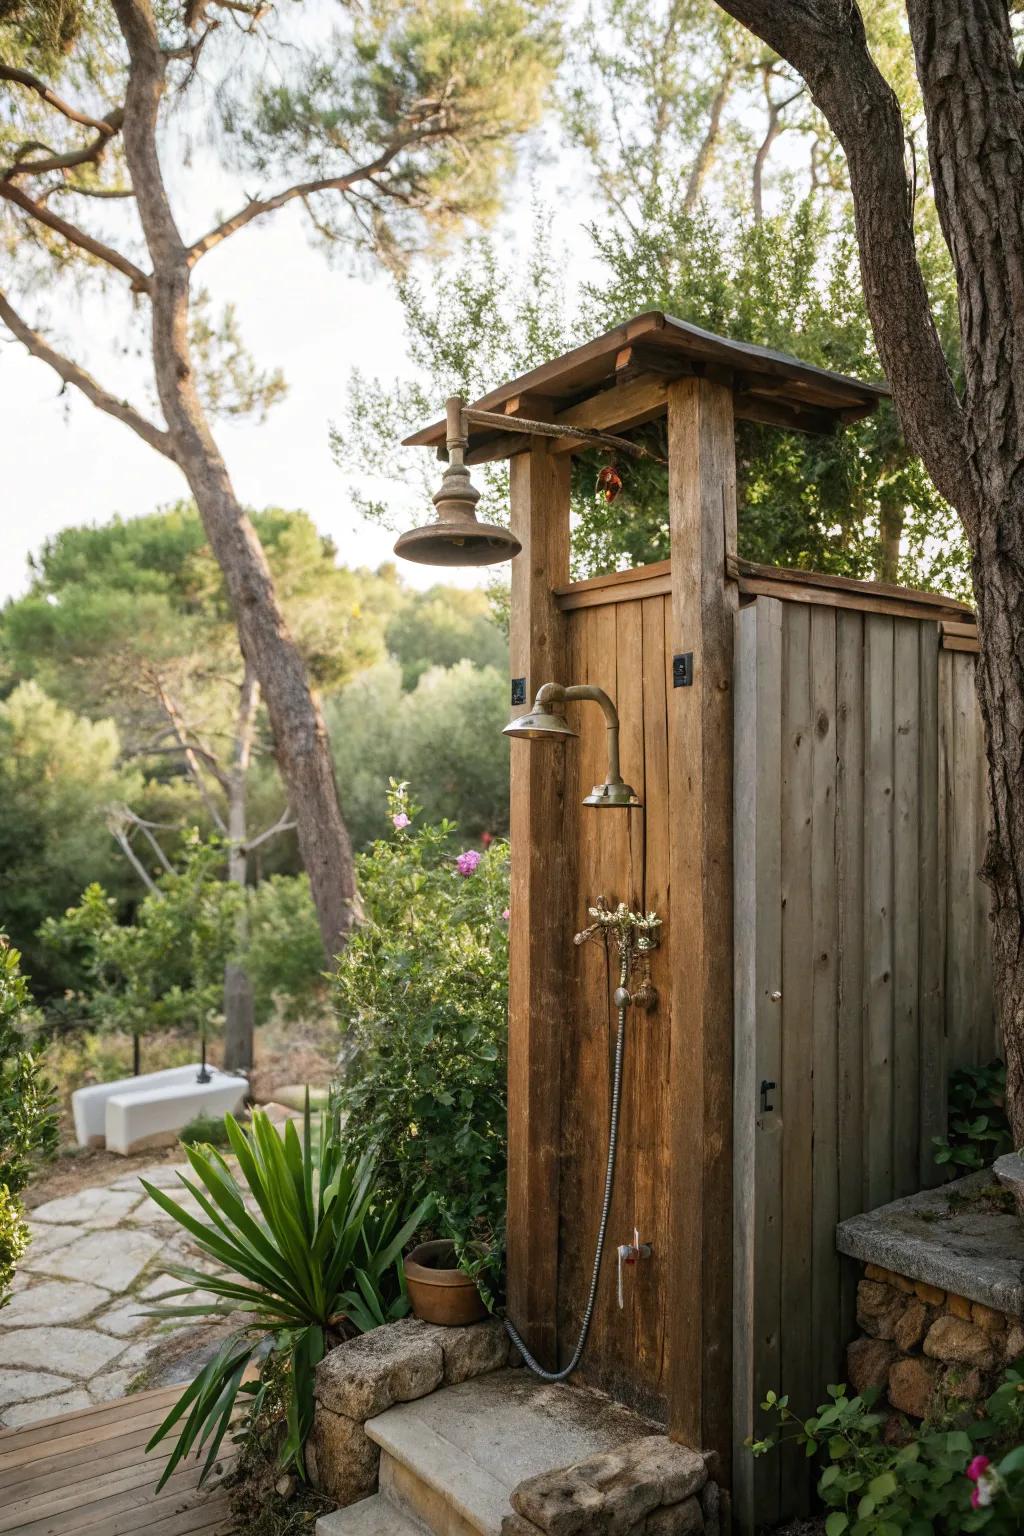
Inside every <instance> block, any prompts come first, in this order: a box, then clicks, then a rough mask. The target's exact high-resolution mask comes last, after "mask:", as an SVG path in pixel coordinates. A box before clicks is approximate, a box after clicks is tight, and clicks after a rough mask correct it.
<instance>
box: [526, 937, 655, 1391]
mask: <svg viewBox="0 0 1024 1536" xmlns="http://www.w3.org/2000/svg"><path fill="white" fill-rule="evenodd" d="M622 969H623V975H622V985H623V986H625V983H626V977H627V974H628V970H627V967H626V966H625V965H624V966H623V968H622ZM625 1040H626V1007H625V1004H623V1006H622V1007H621V1008H620V1009H619V1027H618V1032H617V1034H616V1036H615V1068H614V1071H613V1074H612V1112H611V1121H610V1124H609V1128H608V1165H607V1168H606V1170H605V1176H604V1203H603V1205H602V1206H601V1225H600V1226H599V1227H598V1229H597V1248H596V1249H595V1251H594V1271H593V1274H592V1275H591V1277H590V1294H589V1295H588V1297H587V1307H586V1311H585V1312H584V1314H583V1322H582V1324H581V1325H580V1336H579V1338H578V1339H577V1341H576V1348H575V1349H574V1350H573V1355H572V1359H571V1360H570V1361H569V1364H568V1365H567V1366H566V1367H565V1369H564V1370H561V1371H546V1370H545V1369H544V1367H543V1366H542V1365H541V1364H540V1363H539V1362H538V1361H537V1360H535V1359H534V1357H533V1356H532V1355H531V1354H530V1351H529V1350H528V1349H527V1347H526V1345H525V1344H524V1343H523V1341H522V1339H521V1338H520V1336H519V1333H518V1332H517V1330H516V1329H515V1327H514V1326H513V1325H512V1323H510V1322H509V1321H508V1319H507V1318H506V1319H505V1331H506V1333H507V1334H508V1336H509V1338H510V1339H511V1340H512V1342H513V1344H514V1345H515V1346H516V1348H517V1349H518V1351H519V1353H520V1354H521V1355H522V1357H523V1359H524V1360H525V1361H526V1364H527V1365H528V1366H529V1367H530V1370H531V1371H533V1373H534V1375H536V1376H540V1377H541V1378H542V1380H544V1381H564V1380H565V1378H566V1377H567V1376H571V1375H572V1373H573V1371H574V1370H575V1369H576V1367H577V1366H578V1365H579V1363H580V1361H581V1360H582V1358H583V1351H584V1350H585V1349H586V1347H587V1335H588V1333H589V1332H590V1323H591V1319H592V1318H593V1316H594V1305H595V1303H596V1301H597V1285H598V1280H599V1279H600V1276H601V1260H602V1258H603V1257H604V1240H605V1234H606V1233H607V1230H608V1215H609V1212H610V1211H611V1208H612V1187H613V1185H614V1183H615V1153H616V1150H617V1149H618V1145H619V1104H620V1101H621V1098H622V1057H623V1050H624V1046H625Z"/></svg>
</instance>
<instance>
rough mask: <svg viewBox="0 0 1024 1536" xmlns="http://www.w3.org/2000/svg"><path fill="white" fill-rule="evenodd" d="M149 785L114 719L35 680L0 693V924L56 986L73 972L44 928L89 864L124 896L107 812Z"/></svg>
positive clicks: (122, 874) (126, 882) (122, 868)
mask: <svg viewBox="0 0 1024 1536" xmlns="http://www.w3.org/2000/svg"><path fill="white" fill-rule="evenodd" d="M141 786H142V776H141V774H140V773H139V772H138V770H137V769H135V768H132V767H129V766H125V765H123V764H122V762H121V744H120V738H119V735H118V731H117V727H116V726H115V724H114V723H113V721H111V720H103V719H100V720H89V719H86V718H83V717H82V716H81V715H78V714H75V713H73V712H72V710H70V709H68V708H66V707H65V706H64V705H62V704H60V703H58V702H57V701H56V700H55V699H53V698H51V697H50V696H49V695H48V694H46V693H44V692H43V690H42V688H41V687H40V686H39V685H38V684H37V683H35V682H25V683H21V684H19V685H18V686H17V687H16V688H15V689H14V690H13V692H11V693H10V695H9V696H8V697H7V698H6V699H4V700H3V701H0V870H2V874H0V925H2V927H3V928H4V930H6V931H7V932H9V933H10V934H12V935H14V936H16V937H17V939H18V941H19V943H20V945H21V946H22V949H23V951H24V952H25V953H26V954H27V955H28V958H29V962H30V964H31V965H32V966H33V967H36V966H38V967H39V969H40V970H43V969H47V970H48V971H49V975H50V978H51V979H50V983H49V984H50V986H51V987H52V986H56V985H58V984H59V983H60V982H61V981H64V982H66V981H68V980H70V979H71V978H72V976H73V974H74V973H73V972H68V971H66V970H65V969H64V968H63V967H61V966H58V967H56V969H53V956H52V955H50V956H47V955H45V954H44V952H43V950H42V948H41V947H40V945H39V943H38V941H37V939H36V937H35V935H36V930H37V929H38V928H39V925H40V924H41V923H42V921H43V919H44V918H46V917H48V916H49V915H50V914H51V913H53V912H54V911H58V912H59V911H62V910H63V909H64V908H65V907H67V906H68V905H69V904H70V903H71V902H72V901H74V900H75V899H76V898H77V896H78V894H79V892H80V890H81V888H82V887H81V877H82V872H83V871H86V870H87V871H89V874H90V876H91V877H92V878H93V879H95V880H99V881H102V882H104V883H105V884H106V885H107V886H109V888H110V889H111V890H112V891H113V892H114V893H115V895H116V897H117V899H118V902H119V903H120V901H122V900H123V899H124V896H125V894H126V890H127V888H128V885H129V880H128V878H127V871H126V868H125V866H124V864H123V861H122V860H120V858H119V856H118V855H117V851H116V848H115V845H114V841H113V838H112V837H111V835H110V832H109V831H108V828H107V816H108V813H109V811H110V808H111V807H112V806H114V805H116V804H117V803H119V802H123V801H126V800H133V799H138V798H139V796H140V793H141Z"/></svg>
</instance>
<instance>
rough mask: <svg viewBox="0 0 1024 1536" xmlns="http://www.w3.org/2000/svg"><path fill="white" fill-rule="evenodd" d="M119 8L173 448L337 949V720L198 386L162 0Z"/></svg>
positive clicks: (159, 369) (345, 925) (346, 851)
mask: <svg viewBox="0 0 1024 1536" xmlns="http://www.w3.org/2000/svg"><path fill="white" fill-rule="evenodd" d="M114 10H115V12H116V15H117V20H118V24H119V26H120V29H121V32H122V34H123V36H124V39H125V42H126V44H127V48H128V54H129V81H128V91H127V95H126V98H125V117H124V127H123V137H124V148H125V157H126V160H127V162H128V167H129V170H130V172H131V177H132V185H133V187H134V189H135V196H136V203H137V206H138V210H139V217H140V220H141V223H142V227H143V233H144V235H145V239H146V244H147V247H148V249H149V253H150V257H151V259H152V264H153V275H152V278H151V279H150V288H149V292H150V299H151V306H152V345H153V361H154V369H155V375H156V384H157V393H158V395H159V398H160V404H161V407H162V408H163V412H164V417H165V420H166V422H167V429H168V432H169V434H170V437H171V441H172V445H173V456H174V458H175V461H176V462H177V464H178V465H179V467H180V468H181V470H182V472H183V474H184V475H185V478H186V480H187V481H188V484H189V487H190V489H191V491H192V495H193V496H194V498H195V502H196V506H197V507H198V509H199V515H200V517H201V518H202V521H203V526H204V528H205V530H206V534H207V537H208V538H209V540H210V545H211V548H212V549H213V553H214V555H215V557H216V559H217V561H218V564H219V565H220V567H221V570H222V571H223V573H224V578H225V583H226V585H227V590H228V596H229V599H230V602H231V606H232V610H233V613H234V617H235V621H236V623H237V625H238V637H239V642H240V644H241V649H242V654H243V656H244V658H245V661H246V664H247V666H251V667H252V669H253V671H254V673H255V675H256V677H257V678H258V679H259V684H260V687H261V689H262V693H263V698H264V700H265V703H266V707H267V714H268V715H269V717H270V724H271V729H272V731H273V736H274V747H275V754H276V757H277V762H278V765H279V767H280V770H281V776H282V778H283V780H284V782H285V785H286V788H287V791H288V796H289V800H290V803H291V806H292V810H293V813H294V816H295V822H296V831H297V835H298V842H299V851H300V853H301V855H302V861H303V864H304V866H305V868H306V872H307V874H308V875H309V881H310V887H311V889H312V893H313V900H314V902H315V904H316V910H317V915H318V918H319V924H320V932H321V936H322V938H323V942H324V950H325V953H326V954H327V955H328V957H330V956H333V955H335V954H337V953H338V952H339V950H340V949H341V948H342V947H343V946H344V942H345V938H346V936H347V934H348V933H349V931H350V929H351V928H352V926H353V924H354V922H355V921H357V919H358V916H359V906H358V895H357V891H356V883H355V866H354V861H353V857H352V846H351V842H350V839H349V835H348V830H347V828H346V826H345V823H344V820H343V819H342V814H341V806H340V803H339V798H338V788H337V784H336V782H335V776H334V765H333V761H332V758H331V753H330V746H329V743H328V739H327V732H326V729H325V726H324V722H323V717H322V715H321V713H320V709H319V706H318V704H317V702H316V700H315V699H314V697H313V695H312V693H311V691H310V688H309V683H308V680H307V678H306V672H305V667H304V665H303V661H302V658H301V656H300V654H299V651H298V648H297V647H296V645H295V642H294V640H293V638H292V636H291V634H290V633H289V631H288V627H287V625H286V623H285V620H284V615H283V614H282V612H281V608H280V605H279V603H278V600H277V594H276V592H275V590H274V584H273V579H272V577H271V574H270V569H269V567H268V565H267V561H266V556H265V555H264V552H263V548H262V546H261V544H260V542H259V539H258V537H257V535H256V531H255V529H254V528H253V526H252V523H251V521H250V519H249V518H248V516H247V515H246V513H245V511H244V509H243V508H242V507H241V506H240V504H239V502H238V499H237V497H236V495H235V492H234V489H233V487H232V484H231V480H230V477H229V476H228V472H227V467H226V466H225V464H224V461H223V458H222V457H221V454H220V451H219V449H218V448H217V445H216V443H215V442H214V439H213V436H212V434H211V432H210V428H209V425H208V423H207V420H206V415H205V412H204V410H203V407H202V404H201V402H200V399H199V396H198V392H197V389H196V382H195V377H194V375H193V371H192V364H191V358H190V351H189V342H188V317H189V276H190V263H189V253H188V250H187V248H186V246H185V245H184V243H183V241H182V239H181V235H180V233H179V231H178V228H177V225H176V223H175V220H174V216H173V213H172V211H171V206H170V202H169V199H168V196H167V191H166V188H165V186H164V183H163V178H162V174H161V169H160V162H159V157H158V153H157V126H158V114H159V110H160V102H161V99H162V96H163V92H164V85H165V69H166V59H165V57H164V55H163V53H162V52H161V49H160V43H159V38H158V35H157V30H156V23H155V20H154V16H153V11H152V8H151V6H150V4H149V0H114Z"/></svg>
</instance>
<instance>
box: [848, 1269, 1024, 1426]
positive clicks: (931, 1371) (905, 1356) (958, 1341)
mask: <svg viewBox="0 0 1024 1536" xmlns="http://www.w3.org/2000/svg"><path fill="white" fill-rule="evenodd" d="M857 1324H858V1326H859V1328H860V1329H861V1330H862V1331H861V1335H860V1337H859V1338H857V1339H854V1341H853V1343H852V1344H851V1345H850V1346H849V1348H848V1350H847V1355H846V1370H847V1379H848V1381H849V1383H850V1385H851V1386H852V1387H853V1389H854V1390H855V1391H856V1392H864V1391H866V1390H867V1389H868V1388H869V1387H876V1388H878V1389H879V1390H880V1391H881V1392H882V1393H883V1395H884V1396H885V1398H886V1399H887V1400H888V1402H889V1404H890V1406H891V1407H892V1408H894V1409H896V1410H897V1411H898V1412H900V1413H906V1414H909V1415H910V1416H911V1417H912V1418H916V1419H923V1418H925V1417H926V1416H927V1414H928V1413H929V1410H930V1409H931V1408H932V1407H933V1406H938V1405H939V1404H941V1403H942V1402H944V1401H946V1400H947V1399H949V1398H956V1399H958V1400H959V1401H961V1402H980V1401H982V1400H983V1399H984V1398H986V1397H987V1396H988V1395H989V1393H990V1392H991V1391H992V1390H993V1388H994V1386H995V1384H996V1381H997V1379H998V1377H999V1375H1000V1373H1001V1372H1002V1371H1003V1369H1004V1368H1005V1367H1006V1366H1007V1365H1009V1364H1012V1363H1013V1362H1014V1361H1015V1360H1017V1359H1019V1358H1020V1356H1021V1355H1024V1325H1022V1323H1021V1320H1020V1318H1018V1317H1016V1316H1014V1315H1013V1314H1011V1313H1008V1312H1000V1311H997V1310H996V1309H995V1308H993V1307H988V1306H985V1305H983V1304H982V1303H981V1302H977V1301H971V1300H969V1299H968V1298H967V1297H966V1296H959V1295H957V1294H955V1293H954V1292H951V1291H944V1290H941V1289H939V1287H937V1286H934V1285H927V1284H926V1283H925V1282H924V1281H921V1280H911V1279H908V1278H907V1277H906V1276H905V1275H900V1274H897V1273H895V1272H894V1271H893V1270H889V1269H882V1268H880V1267H879V1266H878V1265H875V1264H866V1265H865V1266H864V1277H863V1279H862V1280H861V1281H860V1284H859V1286H858V1287H857Z"/></svg>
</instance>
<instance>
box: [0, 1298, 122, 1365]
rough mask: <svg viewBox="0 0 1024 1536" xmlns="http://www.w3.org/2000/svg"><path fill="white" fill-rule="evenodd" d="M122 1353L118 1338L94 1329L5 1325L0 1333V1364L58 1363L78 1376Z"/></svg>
mask: <svg viewBox="0 0 1024 1536" xmlns="http://www.w3.org/2000/svg"><path fill="white" fill-rule="evenodd" d="M27 1294H28V1295H31V1294H32V1293H31V1291H29V1292H27ZM123 1352H124V1344H123V1343H122V1342H121V1340H120V1339H112V1338H111V1337H110V1335H109V1334H108V1333H97V1332H96V1330H95V1329H94V1328H7V1329H5V1330H4V1332H3V1333H2V1334H0V1366H4V1365H27V1366H39V1367H40V1368H41V1367H43V1366H47V1365H53V1364H54V1363H55V1362H59V1364H60V1369H61V1374H62V1375H64V1376H75V1377H77V1378H79V1379H81V1378H83V1377H84V1378H85V1379H86V1380H88V1378H89V1377H90V1376H95V1375H96V1373H97V1371H101V1370H103V1368H104V1366H107V1365H110V1364H111V1363H112V1362H113V1360H114V1359H115V1358H116V1357H117V1356H118V1355H120V1354H123Z"/></svg>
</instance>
